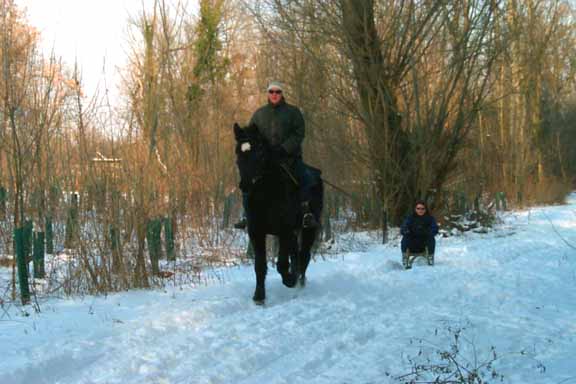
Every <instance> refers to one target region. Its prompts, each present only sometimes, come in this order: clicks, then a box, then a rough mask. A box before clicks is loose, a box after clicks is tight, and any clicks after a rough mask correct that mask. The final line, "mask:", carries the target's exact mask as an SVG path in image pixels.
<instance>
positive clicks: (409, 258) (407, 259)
mask: <svg viewBox="0 0 576 384" xmlns="http://www.w3.org/2000/svg"><path fill="white" fill-rule="evenodd" d="M418 257H424V258H425V259H426V261H427V262H428V265H434V254H429V253H428V248H424V249H423V250H421V251H420V252H413V251H411V250H410V249H407V250H406V252H404V253H403V254H402V265H403V266H404V269H410V268H412V263H414V260H415V259H416V258H418Z"/></svg>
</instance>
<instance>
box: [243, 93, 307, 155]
mask: <svg viewBox="0 0 576 384" xmlns="http://www.w3.org/2000/svg"><path fill="white" fill-rule="evenodd" d="M249 125H250V126H256V127H257V128H258V131H260V133H261V134H262V135H264V137H266V139H267V140H268V142H269V143H270V145H273V146H274V145H281V146H282V147H283V148H284V149H285V150H286V152H288V153H289V154H290V155H291V156H294V157H299V156H301V155H302V141H303V140H304V117H303V116H302V112H300V109H298V107H296V106H294V105H290V104H288V103H286V102H285V101H284V99H282V100H281V101H280V103H278V104H277V105H274V104H272V103H268V104H267V105H264V106H263V107H261V108H259V109H258V110H257V111H256V112H254V115H252V119H250V123H249Z"/></svg>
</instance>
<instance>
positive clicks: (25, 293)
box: [14, 227, 30, 305]
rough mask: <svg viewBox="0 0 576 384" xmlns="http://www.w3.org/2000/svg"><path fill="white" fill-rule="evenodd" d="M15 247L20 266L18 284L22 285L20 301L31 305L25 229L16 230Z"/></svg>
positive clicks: (17, 262)
mask: <svg viewBox="0 0 576 384" xmlns="http://www.w3.org/2000/svg"><path fill="white" fill-rule="evenodd" d="M14 245H15V247H14V248H15V251H16V264H17V266H18V284H19V285H20V300H21V301H22V305H26V304H28V303H30V287H29V286H28V263H26V254H25V252H24V227H20V228H16V229H15V230H14Z"/></svg>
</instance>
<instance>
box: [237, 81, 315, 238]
mask: <svg viewBox="0 0 576 384" xmlns="http://www.w3.org/2000/svg"><path fill="white" fill-rule="evenodd" d="M283 91H284V87H283V86H282V84H281V83H279V82H277V81H272V82H270V84H269V85H268V88H267V92H268V103H267V104H266V105H264V106H262V107H261V108H259V109H258V110H257V111H256V112H255V113H254V115H253V116H252V118H251V119H250V123H249V124H248V126H249V127H252V128H256V129H257V130H258V131H259V132H260V134H262V136H264V137H265V138H266V139H267V140H268V143H269V144H270V145H271V153H270V157H271V159H270V160H271V161H272V162H274V163H275V164H277V165H278V166H279V168H280V169H282V170H283V171H284V172H286V174H287V175H288V176H289V177H291V178H293V179H294V182H297V183H298V186H299V198H300V202H301V207H302V227H303V228H313V227H316V226H318V222H317V220H316V218H315V217H314V215H313V214H312V212H311V210H310V199H311V197H312V196H311V188H312V187H313V185H314V176H313V175H312V174H311V173H310V170H309V169H308V168H307V167H306V166H305V165H304V162H303V160H302V141H303V140H304V134H305V129H304V125H305V124H304V117H303V116H302V112H300V109H298V107H296V106H294V105H291V104H288V103H287V102H286V100H285V99H284V95H283ZM246 199H247V195H246V193H243V204H244V211H246V207H247V204H246ZM246 225H247V222H246V215H245V216H244V217H243V218H242V220H241V221H240V222H238V223H236V224H235V225H234V227H236V228H239V229H244V228H246Z"/></svg>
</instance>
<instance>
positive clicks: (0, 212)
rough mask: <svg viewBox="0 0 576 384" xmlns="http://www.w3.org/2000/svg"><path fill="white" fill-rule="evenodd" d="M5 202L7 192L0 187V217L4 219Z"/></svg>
mask: <svg viewBox="0 0 576 384" xmlns="http://www.w3.org/2000/svg"><path fill="white" fill-rule="evenodd" d="M6 201H8V191H6V188H4V187H1V186H0V217H2V218H4V217H6Z"/></svg>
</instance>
